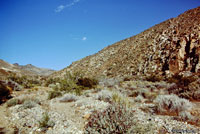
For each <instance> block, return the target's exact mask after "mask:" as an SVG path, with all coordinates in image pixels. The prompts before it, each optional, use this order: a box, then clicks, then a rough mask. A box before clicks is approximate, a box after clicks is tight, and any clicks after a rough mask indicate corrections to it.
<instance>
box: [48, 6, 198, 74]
mask: <svg viewBox="0 0 200 134" xmlns="http://www.w3.org/2000/svg"><path fill="white" fill-rule="evenodd" d="M66 71H72V72H75V71H81V72H83V73H85V75H88V76H89V75H90V76H101V75H103V76H108V77H115V76H132V75H140V76H150V75H154V74H156V75H161V76H166V75H173V74H177V73H181V72H185V71H189V72H191V73H199V72H200V7H197V8H195V9H191V10H188V11H186V12H185V13H183V14H181V15H179V16H178V17H176V18H171V19H169V20H167V21H164V22H162V23H160V24H157V25H155V26H153V27H151V28H149V29H148V30H145V31H144V32H142V33H140V34H138V35H136V36H133V37H130V38H127V39H125V40H122V41H119V42H117V43H115V44H113V45H110V46H108V47H106V48H104V49H103V50H101V51H99V52H98V53H96V54H94V55H91V56H87V57H85V58H83V59H81V60H79V61H76V62H74V63H72V64H71V65H70V66H68V67H66V68H64V69H63V70H61V71H58V72H56V73H53V74H52V75H51V77H60V76H62V75H64V74H65V72H66Z"/></svg>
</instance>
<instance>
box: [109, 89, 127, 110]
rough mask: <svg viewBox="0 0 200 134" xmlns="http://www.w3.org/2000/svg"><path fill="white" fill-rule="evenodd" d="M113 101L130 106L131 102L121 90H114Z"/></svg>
mask: <svg viewBox="0 0 200 134" xmlns="http://www.w3.org/2000/svg"><path fill="white" fill-rule="evenodd" d="M112 101H113V102H114V103H117V104H119V105H123V106H126V107H130V102H129V100H128V98H127V97H126V96H125V95H123V94H121V93H120V92H114V93H113V94H112Z"/></svg>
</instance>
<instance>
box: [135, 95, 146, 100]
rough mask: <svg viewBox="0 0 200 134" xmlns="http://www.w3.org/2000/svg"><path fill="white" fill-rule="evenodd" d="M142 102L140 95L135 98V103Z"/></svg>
mask: <svg viewBox="0 0 200 134" xmlns="http://www.w3.org/2000/svg"><path fill="white" fill-rule="evenodd" d="M143 101H144V97H143V96H141V95H138V96H137V97H135V102H143Z"/></svg>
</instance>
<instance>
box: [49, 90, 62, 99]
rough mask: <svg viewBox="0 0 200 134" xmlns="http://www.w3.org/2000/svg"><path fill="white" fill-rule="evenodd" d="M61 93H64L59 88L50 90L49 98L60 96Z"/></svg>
mask: <svg viewBox="0 0 200 134" xmlns="http://www.w3.org/2000/svg"><path fill="white" fill-rule="evenodd" d="M61 95H62V93H61V92H60V91H57V90H53V91H49V93H48V99H49V100H50V99H53V98H56V97H59V96H61Z"/></svg>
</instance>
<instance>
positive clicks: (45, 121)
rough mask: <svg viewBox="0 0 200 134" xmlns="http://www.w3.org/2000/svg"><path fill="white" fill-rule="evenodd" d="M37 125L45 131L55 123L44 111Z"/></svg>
mask: <svg viewBox="0 0 200 134" xmlns="http://www.w3.org/2000/svg"><path fill="white" fill-rule="evenodd" d="M38 123H39V127H40V128H41V129H42V130H43V131H46V130H47V129H48V128H49V127H53V126H54V125H55V123H54V122H53V121H51V120H50V117H49V114H48V113H47V112H45V113H44V114H43V116H42V118H41V120H40V121H39V122H38Z"/></svg>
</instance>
